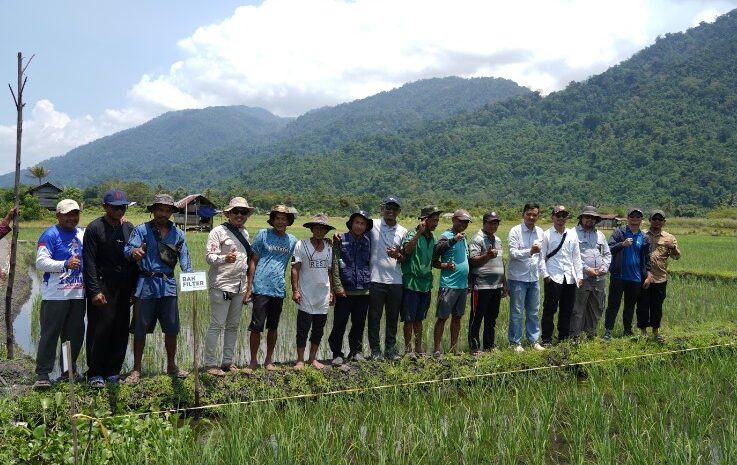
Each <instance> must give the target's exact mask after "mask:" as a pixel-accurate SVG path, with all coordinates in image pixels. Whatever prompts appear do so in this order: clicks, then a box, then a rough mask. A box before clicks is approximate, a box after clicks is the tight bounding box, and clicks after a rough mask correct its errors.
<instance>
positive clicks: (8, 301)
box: [5, 52, 33, 360]
mask: <svg viewBox="0 0 737 465" xmlns="http://www.w3.org/2000/svg"><path fill="white" fill-rule="evenodd" d="M31 60H33V56H31V58H30V59H29V60H28V63H26V66H25V67H24V66H23V54H22V53H21V52H18V87H17V88H16V89H17V91H18V95H17V96H16V94H15V93H14V92H13V87H12V86H11V85H10V84H8V87H9V88H10V93H11V94H12V95H13V101H14V102H15V109H16V111H17V112H18V119H17V122H16V140H15V208H19V207H20V152H21V151H20V148H21V137H22V135H23V107H24V106H25V103H23V89H24V88H25V86H26V81H27V80H28V78H27V77H24V76H23V75H24V74H25V71H26V68H27V67H28V65H29V64H31ZM18 217H19V215H15V217H14V218H13V237H12V239H11V241H10V267H9V269H8V288H7V291H6V292H5V332H6V333H7V345H8V360H12V359H13V355H14V354H13V352H14V347H15V336H14V335H13V311H12V306H13V281H14V280H15V258H16V255H17V251H18Z"/></svg>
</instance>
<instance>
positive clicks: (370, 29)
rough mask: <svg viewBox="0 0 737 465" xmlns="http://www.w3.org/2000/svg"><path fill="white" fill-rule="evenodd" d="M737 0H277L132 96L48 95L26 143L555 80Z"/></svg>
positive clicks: (598, 68)
mask: <svg viewBox="0 0 737 465" xmlns="http://www.w3.org/2000/svg"><path fill="white" fill-rule="evenodd" d="M732 7H734V6H730V2H725V1H724V0H714V1H707V2H688V1H683V2H670V1H668V0H653V1H650V2H644V1H635V0H630V1H627V0H624V1H620V2H606V3H605V2H592V1H590V0H561V1H556V2H553V1H533V0H520V1H516V2H504V3H503V2H492V1H488V0H453V1H450V0H354V1H340V0H265V1H264V2H263V3H262V4H261V5H259V6H243V7H240V8H238V9H236V10H235V12H234V14H233V15H232V16H231V17H230V18H228V19H226V20H224V21H222V22H220V23H217V24H211V25H205V26H202V27H200V28H199V29H197V30H196V31H195V32H194V33H193V34H192V35H191V36H190V37H188V38H185V39H183V40H181V41H179V43H178V46H179V49H180V51H181V53H182V57H181V60H179V61H177V62H175V63H173V64H171V65H170V66H169V68H168V72H166V73H163V74H159V75H149V74H146V75H144V76H142V77H141V79H140V80H139V82H138V83H136V84H135V85H133V86H132V88H131V89H130V91H129V92H128V94H127V98H128V102H129V104H128V106H127V107H126V108H123V109H117V110H112V109H111V110H107V111H105V112H104V113H103V114H102V115H100V116H98V117H95V118H92V117H90V116H84V117H80V118H76V117H74V118H72V117H69V116H68V115H66V114H64V113H61V112H58V111H56V110H55V109H54V107H53V104H51V102H48V101H39V102H38V103H37V104H36V106H35V107H34V110H33V114H32V117H31V119H30V120H29V121H28V123H27V124H26V131H25V132H24V134H25V136H26V138H27V139H26V140H27V142H25V141H24V144H25V146H26V147H27V149H26V150H27V152H28V153H29V157H28V159H29V160H33V161H38V160H40V159H42V158H45V157H47V156H50V155H56V154H61V153H64V152H65V151H66V150H68V149H70V148H72V147H75V146H76V145H79V144H81V143H85V142H88V141H90V140H93V139H94V138H97V137H101V136H103V135H106V134H110V133H112V132H115V131H117V130H120V129H123V128H126V127H130V126H133V125H135V124H139V123H141V122H143V121H145V120H147V119H149V118H151V117H154V116H156V115H158V114H161V113H163V112H165V111H168V110H179V109H184V108H202V107H206V106H212V105H234V104H245V105H250V106H260V107H264V108H266V109H268V110H270V111H272V112H274V113H276V114H279V115H282V116H294V115H298V114H301V113H303V112H305V111H307V110H309V109H312V108H315V107H319V106H324V105H332V104H337V103H341V102H345V101H350V100H354V99H357V98H363V97H366V96H368V95H372V94H375V93H377V92H380V91H382V90H388V89H391V88H393V87H397V86H400V85H402V84H403V83H405V82H408V81H413V80H417V79H421V78H429V77H440V76H447V75H460V76H466V77H472V76H495V77H505V78H509V79H513V80H514V81H516V82H518V83H519V84H522V85H525V86H528V87H530V88H532V89H533V90H541V91H542V92H543V93H548V92H551V91H554V90H559V89H561V88H563V87H565V85H566V84H567V83H568V82H570V81H571V80H580V79H585V78H586V77H588V76H590V75H592V74H595V73H599V72H602V71H604V70H605V69H606V68H607V67H609V66H611V65H613V64H615V63H617V62H620V61H622V60H623V59H626V58H628V57H629V56H630V55H632V54H633V53H634V52H636V51H637V50H639V49H641V48H643V47H645V46H647V45H648V44H650V43H652V42H653V41H654V40H655V37H656V36H658V35H660V34H664V33H667V32H676V31H679V30H683V29H685V28H687V27H690V26H692V25H695V24H698V22H699V21H702V20H706V21H710V20H713V18H714V16H716V15H717V14H720V13H723V12H726V11H727V10H729V9H730V8H732ZM10 129H12V128H10V127H7V126H6V127H2V126H0V150H1V151H2V152H5V151H6V148H7V146H8V143H9V142H8V140H9V139H12V143H13V144H14V140H15V135H14V129H13V130H12V131H10ZM11 133H12V134H11ZM13 146H14V145H13ZM29 163H31V162H30V161H29ZM24 165H27V163H24Z"/></svg>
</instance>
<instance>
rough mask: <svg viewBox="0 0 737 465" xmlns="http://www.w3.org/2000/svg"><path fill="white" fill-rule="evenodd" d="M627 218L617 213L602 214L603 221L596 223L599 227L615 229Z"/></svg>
mask: <svg viewBox="0 0 737 465" xmlns="http://www.w3.org/2000/svg"><path fill="white" fill-rule="evenodd" d="M626 219H627V218H622V217H619V216H617V215H601V221H600V222H599V224H597V225H596V227H597V228H607V229H614V228H616V227H617V226H619V225H620V224H622V222H623V221H625V220H626Z"/></svg>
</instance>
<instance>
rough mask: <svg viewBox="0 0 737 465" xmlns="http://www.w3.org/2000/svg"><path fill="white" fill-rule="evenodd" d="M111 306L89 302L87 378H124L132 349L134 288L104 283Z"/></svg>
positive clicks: (108, 302)
mask: <svg viewBox="0 0 737 465" xmlns="http://www.w3.org/2000/svg"><path fill="white" fill-rule="evenodd" d="M101 290H102V293H103V294H104V295H105V299H106V300H107V303H106V304H105V305H93V304H92V300H91V299H87V366H88V367H89V370H88V371H87V376H88V377H91V376H102V377H103V378H107V377H108V376H113V375H118V374H120V370H121V369H122V368H123V362H124V361H125V352H126V350H127V349H128V328H129V323H130V319H131V302H130V298H131V293H132V291H133V289H132V287H131V286H130V285H123V286H119V285H117V283H113V282H110V283H102V287H101Z"/></svg>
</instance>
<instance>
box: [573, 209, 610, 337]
mask: <svg viewBox="0 0 737 465" xmlns="http://www.w3.org/2000/svg"><path fill="white" fill-rule="evenodd" d="M599 221H601V215H599V212H598V211H597V210H596V208H595V207H593V206H586V207H584V208H583V210H581V214H580V215H578V225H577V226H576V229H575V231H576V234H577V235H578V247H579V250H580V251H581V261H582V274H583V283H582V284H581V286H580V287H579V288H578V289H576V302H575V303H574V305H573V313H572V314H571V338H572V339H573V340H574V341H577V340H578V338H579V336H580V335H581V331H584V332H585V333H586V334H587V335H588V336H589V337H590V338H592V337H594V336H595V334H596V327H597V326H598V325H599V320H600V319H601V315H602V313H603V312H604V297H605V292H606V290H605V288H604V286H605V281H606V275H607V273H609V264H610V263H611V262H612V253H611V252H610V251H609V244H608V243H607V240H606V237H604V233H603V232H601V231H599V230H598V229H596V224H597V223H598V222H599Z"/></svg>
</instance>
